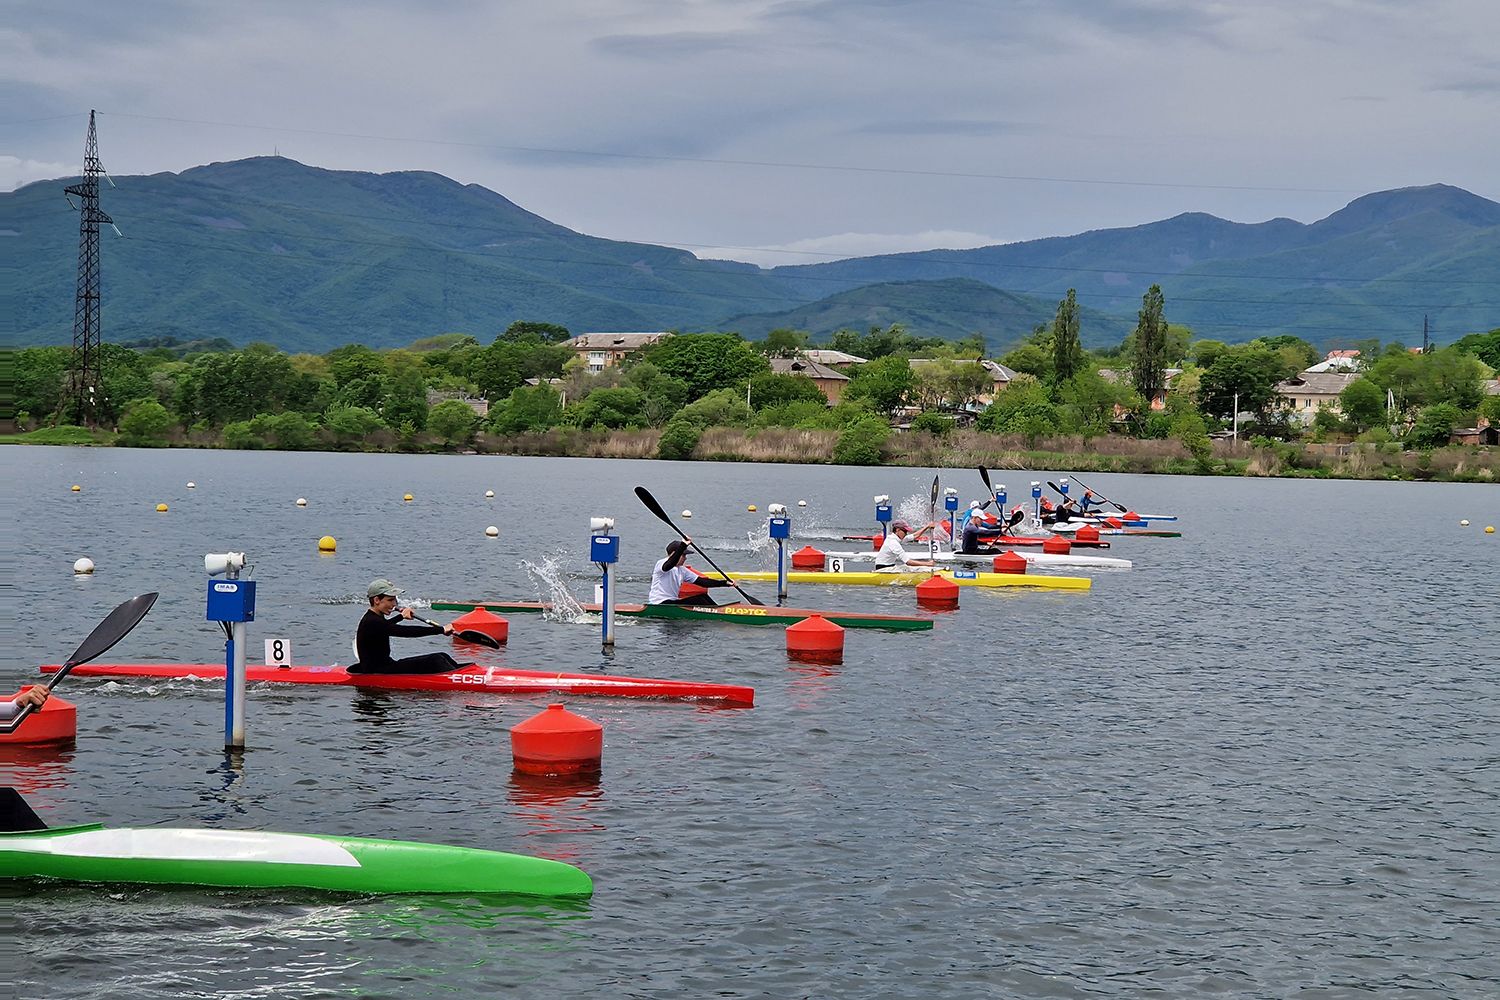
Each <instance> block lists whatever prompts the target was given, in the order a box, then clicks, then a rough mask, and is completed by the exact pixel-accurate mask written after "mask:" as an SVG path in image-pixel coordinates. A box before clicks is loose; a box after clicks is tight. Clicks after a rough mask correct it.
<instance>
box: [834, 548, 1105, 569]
mask: <svg viewBox="0 0 1500 1000" xmlns="http://www.w3.org/2000/svg"><path fill="white" fill-rule="evenodd" d="M824 555H828V556H836V557H839V558H843V559H850V560H854V561H857V562H874V561H875V553H874V552H825V553H824ZM912 555H914V556H917V557H918V558H921V559H925V558H927V553H925V552H914V553H912ZM998 555H1000V552H998V551H997V552H987V553H984V554H982V555H966V554H965V553H962V552H939V553H938V554H937V561H938V562H941V563H964V564H971V565H976V566H989V565H991V564H993V562H994V560H995V557H996V556H998ZM1016 555H1018V556H1020V557H1021V558H1022V559H1025V560H1026V562H1027V563H1029V564H1031V565H1033V566H1056V567H1059V568H1061V567H1078V568H1084V567H1087V568H1091V569H1130V567H1131V562H1130V560H1129V559H1116V558H1114V557H1112V556H1074V555H1066V556H1064V555H1054V554H1052V553H1050V552H1031V551H1025V552H1017V553H1016Z"/></svg>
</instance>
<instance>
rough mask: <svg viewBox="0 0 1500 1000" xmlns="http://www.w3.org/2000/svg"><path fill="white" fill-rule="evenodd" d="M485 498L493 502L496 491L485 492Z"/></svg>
mask: <svg viewBox="0 0 1500 1000" xmlns="http://www.w3.org/2000/svg"><path fill="white" fill-rule="evenodd" d="M484 498H485V499H486V500H493V499H495V491H494V490H485V491H484Z"/></svg>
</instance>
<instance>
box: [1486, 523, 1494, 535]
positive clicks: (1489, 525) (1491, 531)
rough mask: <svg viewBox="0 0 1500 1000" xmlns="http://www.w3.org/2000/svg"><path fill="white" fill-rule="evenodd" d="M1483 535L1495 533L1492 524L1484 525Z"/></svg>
mask: <svg viewBox="0 0 1500 1000" xmlns="http://www.w3.org/2000/svg"><path fill="white" fill-rule="evenodd" d="M1484 533H1485V534H1486V535H1493V534H1494V533H1495V526H1494V525H1493V524H1487V525H1485V527H1484Z"/></svg>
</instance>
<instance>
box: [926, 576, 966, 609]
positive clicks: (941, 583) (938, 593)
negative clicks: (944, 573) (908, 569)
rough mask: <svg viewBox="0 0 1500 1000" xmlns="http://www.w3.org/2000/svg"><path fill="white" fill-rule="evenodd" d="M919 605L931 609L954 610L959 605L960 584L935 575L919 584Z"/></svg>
mask: <svg viewBox="0 0 1500 1000" xmlns="http://www.w3.org/2000/svg"><path fill="white" fill-rule="evenodd" d="M917 606H918V607H923V608H927V609H928V610H929V611H953V610H955V609H956V608H957V607H958V584H956V583H954V582H953V581H952V580H949V579H947V578H946V577H941V576H934V577H931V578H929V579H926V580H923V581H922V582H921V583H919V584H917Z"/></svg>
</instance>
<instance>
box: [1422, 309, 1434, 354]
mask: <svg viewBox="0 0 1500 1000" xmlns="http://www.w3.org/2000/svg"><path fill="white" fill-rule="evenodd" d="M1429 344H1430V341H1429V340H1428V337H1427V314H1426V313H1423V314H1422V353H1423V354H1427V353H1429V352H1430V351H1431V350H1432V348H1431V347H1430V346H1429Z"/></svg>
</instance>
